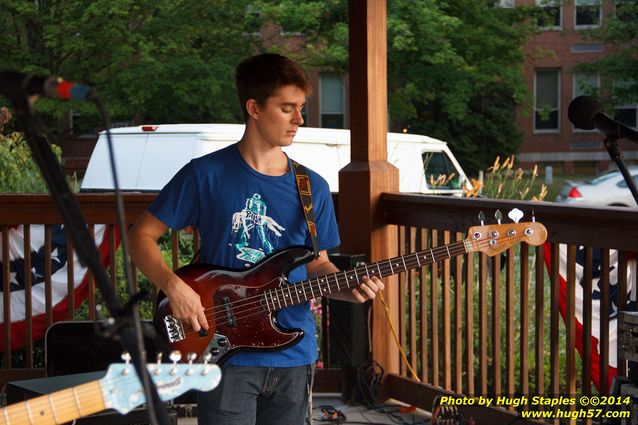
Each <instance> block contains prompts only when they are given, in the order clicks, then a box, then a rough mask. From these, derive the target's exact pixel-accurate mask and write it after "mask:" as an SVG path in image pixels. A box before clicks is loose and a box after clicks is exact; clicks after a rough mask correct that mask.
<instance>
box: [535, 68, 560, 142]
mask: <svg viewBox="0 0 638 425" xmlns="http://www.w3.org/2000/svg"><path fill="white" fill-rule="evenodd" d="M559 99H560V72H559V71H558V70H542V71H536V73H535V78H534V131H536V132H556V131H558V130H560V119H559V117H560V102H559Z"/></svg>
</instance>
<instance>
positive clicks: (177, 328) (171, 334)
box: [164, 314, 186, 343]
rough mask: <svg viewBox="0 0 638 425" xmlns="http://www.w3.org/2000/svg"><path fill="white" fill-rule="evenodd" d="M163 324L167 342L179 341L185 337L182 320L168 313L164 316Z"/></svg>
mask: <svg viewBox="0 0 638 425" xmlns="http://www.w3.org/2000/svg"><path fill="white" fill-rule="evenodd" d="M164 326H166V335H167V336H168V342H169V343H174V342H179V341H181V340H183V339H185V338H186V336H185V335H184V326H183V325H182V321H181V320H177V319H175V318H174V317H173V316H172V315H170V314H169V315H167V316H165V317H164Z"/></svg>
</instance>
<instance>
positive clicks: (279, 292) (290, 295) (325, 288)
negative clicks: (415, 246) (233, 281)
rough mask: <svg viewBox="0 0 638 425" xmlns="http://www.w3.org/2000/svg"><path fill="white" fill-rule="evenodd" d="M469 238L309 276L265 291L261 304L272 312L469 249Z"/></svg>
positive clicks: (447, 257) (453, 255)
mask: <svg viewBox="0 0 638 425" xmlns="http://www.w3.org/2000/svg"><path fill="white" fill-rule="evenodd" d="M470 244H471V242H470V241H469V240H467V239H466V240H463V241H459V242H454V243H451V244H449V245H444V246H440V247H434V248H432V249H428V250H424V251H419V252H414V253H411V254H407V255H402V256H399V257H395V258H390V259H388V260H382V261H379V262H376V263H372V264H364V265H363V266H359V267H355V268H352V269H349V270H345V271H340V272H335V273H331V274H327V275H324V276H320V277H316V278H312V279H308V280H305V281H302V282H299V283H296V284H295V285H282V286H281V287H279V288H277V289H272V290H269V291H266V292H264V294H263V297H264V300H263V302H264V306H265V307H266V308H267V309H268V311H269V312H274V311H277V310H280V309H282V308H285V307H289V306H292V305H295V304H300V303H302V302H306V301H310V300H312V299H315V298H319V297H322V296H324V295H329V294H332V293H333V292H339V291H342V290H344V289H348V288H352V287H354V286H357V285H360V284H361V283H362V282H363V278H364V277H369V278H371V277H374V276H377V277H379V278H383V277H386V276H392V275H395V274H397V273H401V272H406V271H409V270H413V269H416V268H421V267H424V266H427V265H429V264H433V263H436V262H438V261H442V260H446V259H449V258H452V257H455V256H457V255H461V254H464V253H466V252H469V251H470Z"/></svg>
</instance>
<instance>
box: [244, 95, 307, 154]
mask: <svg viewBox="0 0 638 425" xmlns="http://www.w3.org/2000/svg"><path fill="white" fill-rule="evenodd" d="M305 103H306V94H305V93H304V91H303V90H301V89H300V88H299V87H297V86H292V85H291V86H283V87H281V88H279V89H278V90H276V91H275V93H274V94H273V95H272V96H270V97H269V98H268V99H267V100H266V104H265V105H262V106H259V105H257V104H255V105H254V111H255V113H254V114H251V117H252V118H253V119H254V122H255V126H256V129H257V133H258V134H259V137H260V138H261V139H262V140H263V141H264V142H266V143H268V144H270V145H272V146H280V147H281V146H289V145H290V144H291V143H292V140H293V138H294V137H295V134H297V129H298V128H299V126H301V125H302V124H303V122H304V120H303V117H302V116H301V111H302V110H303V107H304V105H305Z"/></svg>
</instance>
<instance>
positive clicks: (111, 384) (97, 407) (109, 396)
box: [0, 353, 221, 425]
mask: <svg viewBox="0 0 638 425" xmlns="http://www.w3.org/2000/svg"><path fill="white" fill-rule="evenodd" d="M180 357H181V355H179V354H178V353H171V359H172V360H173V361H174V363H173V364H166V363H165V364H160V363H154V364H149V365H148V366H147V367H148V371H149V376H150V377H151V379H152V380H153V382H154V383H155V385H156V386H157V393H158V395H159V397H160V399H161V400H163V401H167V400H171V399H173V398H175V397H177V396H179V395H181V394H183V393H185V392H186V391H188V390H191V389H195V390H198V391H210V390H212V389H213V388H215V387H216V386H217V385H219V382H220V380H221V370H220V369H219V366H217V365H215V364H208V362H206V361H205V362H204V364H193V360H194V359H195V358H194V357H191V358H190V361H189V363H188V364H186V363H181V364H177V361H178V360H179V358H180ZM145 402H146V397H145V395H144V390H143V389H142V386H141V384H140V380H139V379H138V378H137V372H136V371H135V368H134V367H133V365H132V364H129V363H128V362H127V363H121V364H120V363H118V364H113V365H111V366H109V369H108V371H107V372H106V375H105V376H104V378H102V379H99V380H96V381H91V382H87V383H85V384H81V385H77V386H75V387H71V388H67V389H65V390H61V391H56V392H54V393H51V394H47V395H43V396H40V397H36V398H32V399H30V400H27V401H25V402H22V403H15V404H12V405H10V406H7V407H5V408H3V409H0V424H3V425H4V424H6V425H10V424H32V425H35V424H37V425H49V424H64V423H67V422H70V421H73V420H75V419H78V418H81V417H83V416H87V415H91V414H93V413H98V412H101V411H103V410H106V409H114V410H116V411H118V412H119V413H121V414H126V413H128V412H130V411H131V410H132V409H133V408H135V407H137V406H139V405H141V404H143V403H145Z"/></svg>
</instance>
